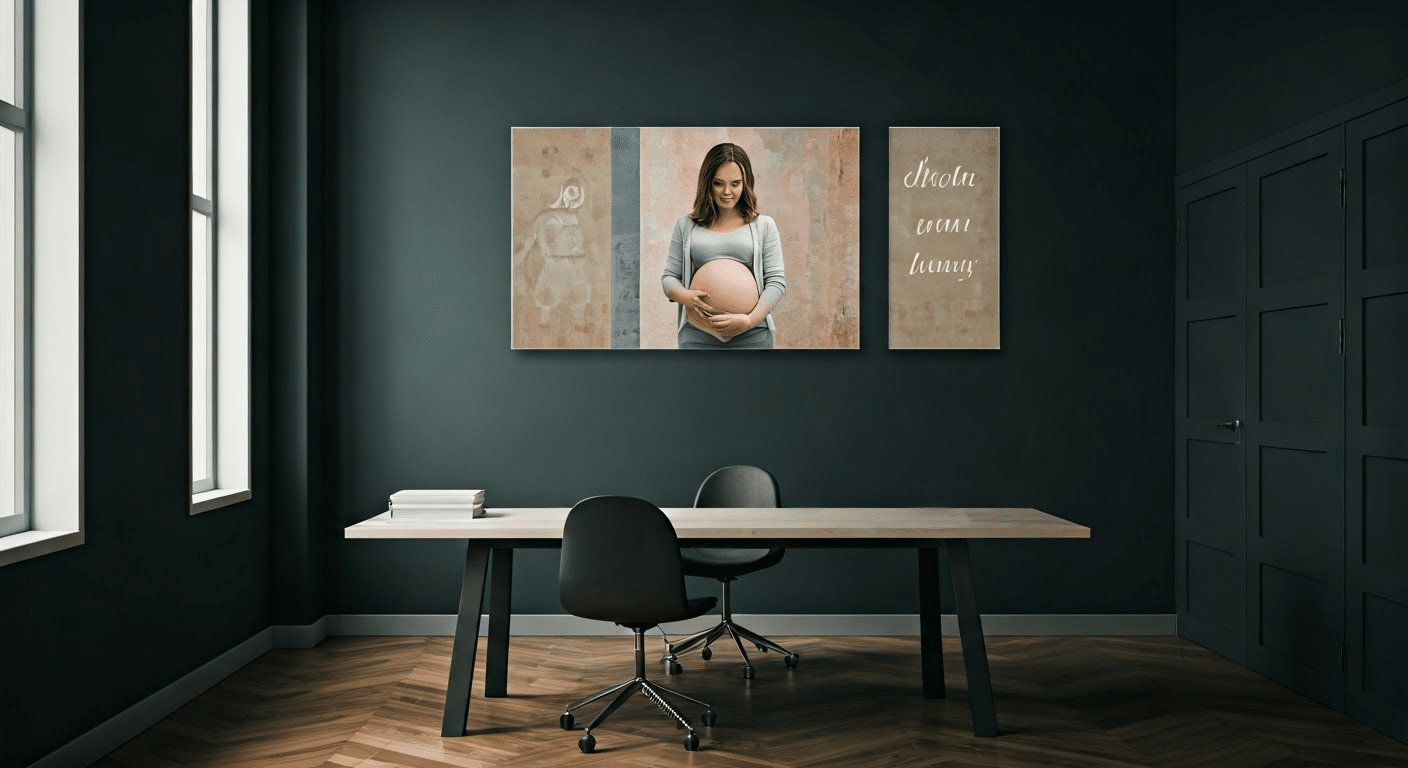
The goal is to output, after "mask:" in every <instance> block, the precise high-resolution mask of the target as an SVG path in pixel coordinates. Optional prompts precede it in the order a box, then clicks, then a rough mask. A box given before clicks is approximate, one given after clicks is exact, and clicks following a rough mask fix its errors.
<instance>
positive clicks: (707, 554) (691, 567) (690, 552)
mask: <svg viewBox="0 0 1408 768" xmlns="http://www.w3.org/2000/svg"><path fill="white" fill-rule="evenodd" d="M786 553H787V550H786V549H783V548H782V547H773V548H772V549H761V548H755V549H735V548H732V547H685V548H683V549H681V550H680V560H681V561H682V562H683V564H684V575H686V576H704V577H706V578H711V579H727V578H732V577H735V576H742V575H744V574H747V573H752V572H754V571H761V570H762V569H764V568H771V567H772V566H774V565H777V564H778V562H779V561H781V560H782V556H783V555H785V554H786Z"/></svg>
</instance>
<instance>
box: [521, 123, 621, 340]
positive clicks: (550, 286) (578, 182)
mask: <svg viewBox="0 0 1408 768" xmlns="http://www.w3.org/2000/svg"><path fill="white" fill-rule="evenodd" d="M512 145H513V146H512V159H513V162H512V169H513V170H512V179H513V192H512V201H513V229H512V235H513V267H512V282H513V323H512V326H513V331H512V333H513V348H514V349H597V348H609V347H610V346H611V129H610V128H514V129H513V132H512Z"/></svg>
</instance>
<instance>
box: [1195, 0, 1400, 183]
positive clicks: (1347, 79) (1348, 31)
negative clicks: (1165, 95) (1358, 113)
mask: <svg viewBox="0 0 1408 768" xmlns="http://www.w3.org/2000/svg"><path fill="white" fill-rule="evenodd" d="M1176 5H1177V10H1176V14H1177V29H1178V35H1177V51H1178V55H1177V60H1178V64H1177V82H1178V99H1177V102H1178V109H1177V126H1178V131H1177V135H1178V139H1177V144H1178V159H1177V173H1183V172H1185V171H1188V170H1191V169H1194V168H1197V167H1198V166H1200V165H1202V164H1204V163H1209V162H1212V161H1215V160H1217V159H1218V158H1220V157H1221V156H1223V155H1226V154H1228V153H1231V152H1234V151H1237V150H1240V149H1242V148H1243V147H1246V146H1247V145H1250V144H1253V143H1256V142H1259V141H1261V140H1263V139H1266V138H1268V137H1270V136H1272V135H1274V134H1277V133H1279V132H1281V131H1284V130H1286V129H1288V128H1291V127H1293V126H1295V125H1298V124H1300V123H1303V122H1305V121H1307V120H1310V119H1312V118H1314V117H1317V116H1318V115H1320V114H1322V113H1325V112H1328V111H1330V110H1332V109H1335V108H1337V107H1340V106H1342V105H1344V104H1348V103H1349V102H1352V101H1354V100H1356V99H1359V98H1361V97H1364V96H1367V95H1369V94H1371V93H1373V92H1374V91H1377V90H1379V89H1381V88H1385V87H1387V86H1390V85H1393V84H1394V83H1397V82H1398V81H1400V80H1403V79H1404V78H1408V44H1405V43H1404V41H1405V39H1408V4H1405V3H1403V2H1402V1H1401V0H1352V1H1351V2H1344V1H1343V0H1295V1H1294V2H1286V0H1177V4H1176ZM1213 170H1221V169H1220V168H1219V169H1213Z"/></svg>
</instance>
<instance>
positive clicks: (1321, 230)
mask: <svg viewBox="0 0 1408 768" xmlns="http://www.w3.org/2000/svg"><path fill="white" fill-rule="evenodd" d="M1343 137H1344V133H1343V130H1342V129H1335V130H1332V131H1326V132H1324V133H1321V134H1317V135H1315V136H1312V137H1310V138H1308V139H1305V140H1303V141H1300V142H1297V143H1296V144H1293V145H1291V146H1289V147H1286V148H1284V149H1282V150H1279V151H1277V152H1273V153H1271V154H1269V155H1266V156H1264V157H1261V158H1258V159H1257V160H1255V161H1252V162H1250V163H1248V165H1247V180H1248V189H1247V210H1248V216H1247V235H1248V239H1247V274H1248V275H1249V276H1250V280H1251V285H1249V286H1248V287H1247V323H1248V333H1247V337H1246V344H1247V347H1246V348H1247V377H1248V380H1247V395H1248V409H1247V410H1248V414H1249V417H1248V424H1247V431H1246V435H1245V440H1246V445H1247V467H1246V472H1247V475H1246V477H1247V481H1246V483H1247V520H1248V530H1247V557H1246V559H1247V595H1248V598H1249V599H1248V601H1247V623H1248V625H1249V627H1250V628H1251V633H1250V635H1249V637H1248V643H1247V665H1248V666H1250V667H1251V668H1252V669H1255V670H1257V671H1258V672H1261V673H1262V674H1265V675H1267V676H1268V677H1270V678H1272V679H1274V680H1277V681H1278V682H1281V683H1283V684H1285V685H1287V686H1289V687H1291V688H1294V689H1296V690H1298V691H1300V692H1302V693H1304V694H1306V695H1308V696H1311V697H1313V698H1315V699H1318V700H1320V701H1322V702H1324V703H1326V704H1329V705H1331V706H1342V705H1343V701H1344V675H1343V673H1342V671H1341V666H1342V661H1341V653H1340V649H1341V643H1342V641H1343V636H1344V631H1343V627H1344V554H1343V540H1344V446H1343V443H1344V440H1343V427H1342V424H1343V418H1344V415H1343V414H1344V373H1343V370H1344V364H1343V360H1342V358H1341V352H1340V328H1341V318H1342V317H1343V307H1344V303H1343V302H1344V292H1343V278H1342V275H1343V271H1344V209H1343V208H1341V207H1340V172H1341V169H1342V168H1343V167H1344V163H1343V157H1344V138H1343Z"/></svg>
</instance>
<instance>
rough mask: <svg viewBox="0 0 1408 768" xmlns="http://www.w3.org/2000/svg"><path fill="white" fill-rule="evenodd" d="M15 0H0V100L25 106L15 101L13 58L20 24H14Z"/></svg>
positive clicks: (16, 53) (18, 47) (18, 40)
mask: <svg viewBox="0 0 1408 768" xmlns="http://www.w3.org/2000/svg"><path fill="white" fill-rule="evenodd" d="M15 3H16V0H0V101H8V102H10V103H11V104H14V105H15V106H17V107H23V106H26V105H24V104H20V103H18V102H16V101H15V92H16V90H17V89H16V87H15V73H16V71H17V70H16V68H15V60H16V58H17V57H18V56H19V53H18V52H19V51H20V50H21V48H20V38H19V30H20V29H23V27H21V26H16V24H15V13H16V11H15Z"/></svg>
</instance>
